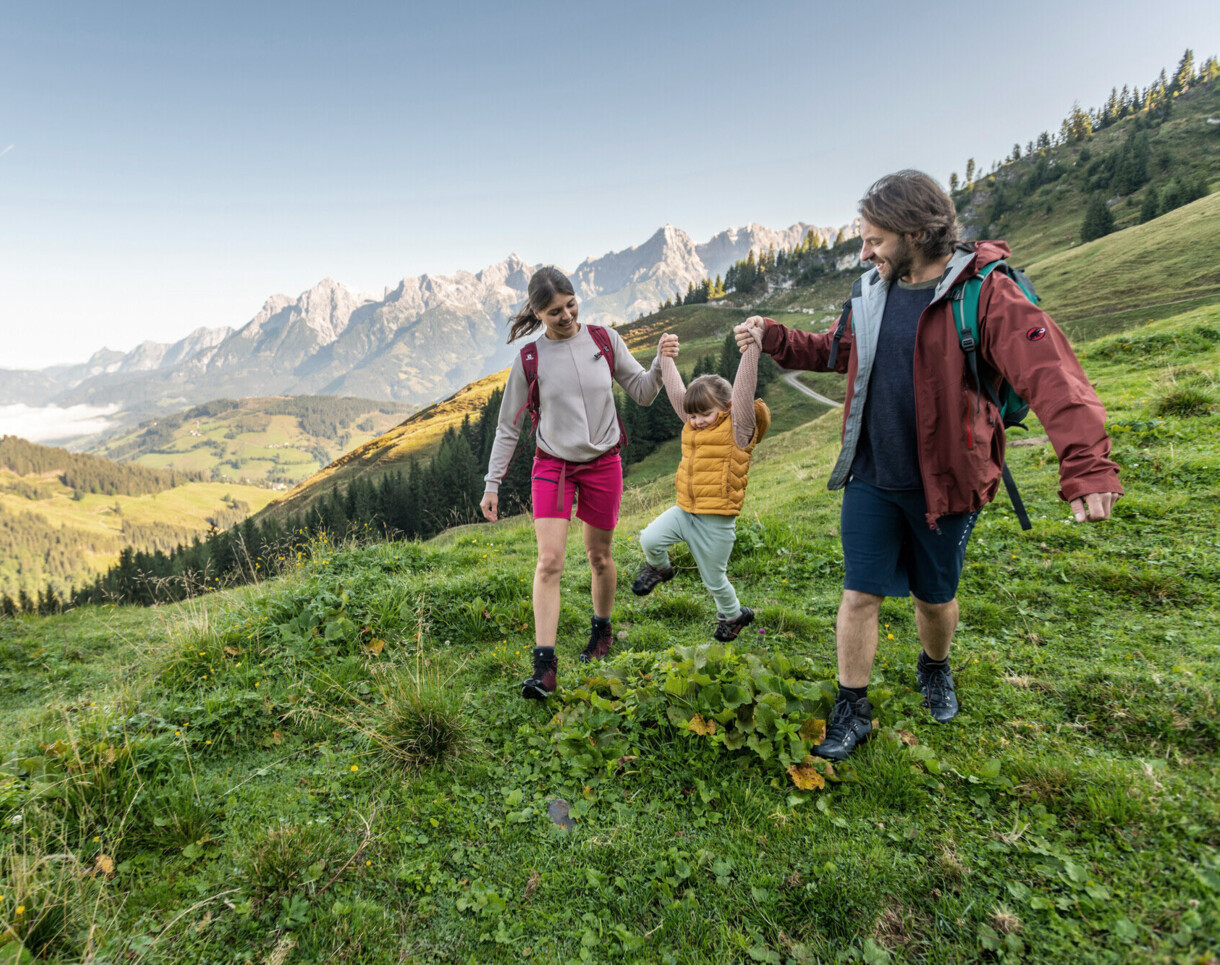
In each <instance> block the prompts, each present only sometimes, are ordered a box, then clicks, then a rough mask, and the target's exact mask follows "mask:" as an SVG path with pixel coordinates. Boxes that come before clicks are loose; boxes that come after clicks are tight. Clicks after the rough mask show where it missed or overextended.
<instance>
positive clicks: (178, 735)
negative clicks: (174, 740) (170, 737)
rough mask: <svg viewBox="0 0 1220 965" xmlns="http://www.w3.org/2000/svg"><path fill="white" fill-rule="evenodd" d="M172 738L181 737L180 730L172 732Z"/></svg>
mask: <svg viewBox="0 0 1220 965" xmlns="http://www.w3.org/2000/svg"><path fill="white" fill-rule="evenodd" d="M174 736H175V737H181V736H182V731H180V730H176V731H174Z"/></svg>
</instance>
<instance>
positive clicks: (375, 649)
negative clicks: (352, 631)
mask: <svg viewBox="0 0 1220 965" xmlns="http://www.w3.org/2000/svg"><path fill="white" fill-rule="evenodd" d="M384 649H385V641H384V640H382V639H381V638H380V637H374V638H373V639H372V640H370V641H369V646H368V651H369V653H381V651H382V650H384Z"/></svg>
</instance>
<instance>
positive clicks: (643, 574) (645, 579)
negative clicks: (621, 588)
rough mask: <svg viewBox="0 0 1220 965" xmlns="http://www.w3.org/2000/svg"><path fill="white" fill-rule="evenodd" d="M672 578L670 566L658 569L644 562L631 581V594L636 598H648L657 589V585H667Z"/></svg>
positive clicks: (672, 573) (672, 569) (672, 570)
mask: <svg viewBox="0 0 1220 965" xmlns="http://www.w3.org/2000/svg"><path fill="white" fill-rule="evenodd" d="M673 578H674V568H673V567H672V566H666V567H664V568H661V569H658V568H657V567H655V566H653V565H652V564H651V563H648V562H647V561H645V563H644V565H643V566H641V567H640V570H639V572H638V573H636V575H635V579H634V580H632V581H631V592H632V593H634V594H635V595H636V596H648V594H649V593H651V592H652V591H653V590H655V589H656V588H657V584H658V583H668V582H669V581H670V580H672V579H673Z"/></svg>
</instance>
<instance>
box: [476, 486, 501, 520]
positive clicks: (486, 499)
mask: <svg viewBox="0 0 1220 965" xmlns="http://www.w3.org/2000/svg"><path fill="white" fill-rule="evenodd" d="M479 509H481V510H482V511H483V516H484V517H485V518H486V519H487V521H488V522H489V523H494V522H495V521H496V520H497V519H499V518H500V494H499V493H484V494H483V499H482V501H481V502H480V503H479Z"/></svg>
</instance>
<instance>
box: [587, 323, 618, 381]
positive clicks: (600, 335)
mask: <svg viewBox="0 0 1220 965" xmlns="http://www.w3.org/2000/svg"><path fill="white" fill-rule="evenodd" d="M589 337H590V338H592V339H593V344H594V345H596V346H597V349H598V354H599V355H601V357H602V358H604V359H605V360H606V364H607V365H609V366H610V378H611V379H613V378H614V341H613V340H612V339H611V338H610V333H609V332H608V331H606V327H605V326H604V325H590V326H589Z"/></svg>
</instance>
